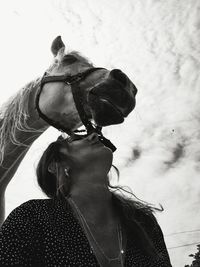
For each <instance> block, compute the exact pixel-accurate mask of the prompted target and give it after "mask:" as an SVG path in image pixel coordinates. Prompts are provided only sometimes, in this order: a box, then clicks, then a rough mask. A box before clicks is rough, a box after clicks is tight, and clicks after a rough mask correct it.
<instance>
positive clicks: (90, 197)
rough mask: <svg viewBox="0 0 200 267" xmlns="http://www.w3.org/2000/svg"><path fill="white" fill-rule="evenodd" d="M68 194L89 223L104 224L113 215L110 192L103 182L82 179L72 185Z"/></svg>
mask: <svg viewBox="0 0 200 267" xmlns="http://www.w3.org/2000/svg"><path fill="white" fill-rule="evenodd" d="M69 195H70V198H71V199H72V200H73V201H74V202H75V203H76V205H77V206H78V208H79V209H80V211H81V212H82V214H83V216H85V217H86V218H87V221H90V222H91V223H94V224H95V223H96V222H98V224H104V223H106V222H107V221H109V220H110V218H111V217H113V216H114V209H113V202H112V193H111V192H110V191H109V189H108V187H107V186H106V185H105V184H103V185H102V184H95V183H93V184H92V183H90V182H87V181H83V182H82V184H79V186H77V184H76V186H72V188H71V190H70V193H69Z"/></svg>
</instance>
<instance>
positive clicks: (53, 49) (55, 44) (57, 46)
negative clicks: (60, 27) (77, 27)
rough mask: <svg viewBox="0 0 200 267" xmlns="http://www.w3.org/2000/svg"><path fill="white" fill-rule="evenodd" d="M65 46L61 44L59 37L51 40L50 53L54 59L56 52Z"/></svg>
mask: <svg viewBox="0 0 200 267" xmlns="http://www.w3.org/2000/svg"><path fill="white" fill-rule="evenodd" d="M64 47H65V44H64V43H63V41H62V39H61V36H57V37H56V39H54V40H53V42H52V45H51V52H52V53H53V55H54V56H55V57H56V56H57V54H58V51H59V50H60V49H61V48H64Z"/></svg>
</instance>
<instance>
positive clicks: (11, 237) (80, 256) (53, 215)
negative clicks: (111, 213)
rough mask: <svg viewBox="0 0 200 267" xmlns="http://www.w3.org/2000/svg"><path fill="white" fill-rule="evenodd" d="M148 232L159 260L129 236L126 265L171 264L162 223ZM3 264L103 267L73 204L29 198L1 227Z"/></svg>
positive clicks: (160, 266)
mask: <svg viewBox="0 0 200 267" xmlns="http://www.w3.org/2000/svg"><path fill="white" fill-rule="evenodd" d="M149 231H150V232H151V234H152V237H153V238H152V240H153V243H154V246H155V248H156V250H157V252H158V254H159V256H160V257H159V259H156V260H154V261H152V259H150V258H149V257H148V256H145V255H143V253H142V252H141V250H140V249H139V248H138V247H137V246H135V245H134V242H133V240H132V239H131V238H129V237H127V246H126V251H125V263H124V266H125V267H133V266H135V267H145V266H146V267H169V266H171V264H170V260H169V256H168V253H167V250H166V246H165V243H164V239H163V234H162V232H161V229H160V227H159V225H158V224H157V223H156V224H155V226H154V227H153V228H151V229H149ZM0 266H20V267H23V266H37V267H39V266H42V267H44V266H54V267H59V266H60V267H64V266H69V267H78V266H80V267H90V266H91V267H100V265H99V263H98V261H97V259H96V257H95V255H94V253H93V251H92V250H91V248H90V245H89V242H88V240H87V237H86V235H85V233H84V231H83V230H82V227H81V226H80V224H79V222H78V220H77V218H76V217H75V216H74V213H73V211H72V209H71V206H70V205H69V204H67V205H63V202H62V201H61V200H59V199H34V200H29V201H27V202H25V203H23V204H22V205H20V206H19V207H17V208H16V209H14V210H13V211H12V212H11V213H10V215H9V216H8V217H7V219H6V221H5V222H4V224H3V225H2V227H1V230H0Z"/></svg>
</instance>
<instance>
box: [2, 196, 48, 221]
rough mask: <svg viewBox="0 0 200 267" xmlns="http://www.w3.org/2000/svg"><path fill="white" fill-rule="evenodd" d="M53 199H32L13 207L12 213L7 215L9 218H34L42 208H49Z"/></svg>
mask: <svg viewBox="0 0 200 267" xmlns="http://www.w3.org/2000/svg"><path fill="white" fill-rule="evenodd" d="M52 204H53V200H52V199H31V200H28V201H26V202H24V203H22V204H20V205H19V206H18V207H16V208H15V209H13V210H12V211H11V212H10V214H9V215H8V216H7V219H6V221H7V220H9V219H14V218H21V217H23V218H32V216H34V214H38V213H39V212H40V211H41V210H45V209H48V208H50V207H51V206H52Z"/></svg>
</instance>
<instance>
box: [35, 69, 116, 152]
mask: <svg viewBox="0 0 200 267" xmlns="http://www.w3.org/2000/svg"><path fill="white" fill-rule="evenodd" d="M100 69H104V68H90V69H87V70H86V71H84V72H81V73H78V74H76V75H73V76H71V75H68V74H66V75H58V76H56V75H54V76H47V73H46V72H45V74H44V75H43V78H42V80H41V84H40V89H39V92H38V94H37V95H36V102H35V103H36V109H37V111H38V113H39V116H40V117H41V118H42V119H43V120H45V121H46V122H47V123H48V124H50V125H52V126H53V127H55V128H57V129H58V130H61V131H63V132H66V133H67V134H68V135H71V134H73V132H72V131H71V130H70V129H68V128H65V127H63V126H62V125H60V124H59V123H57V122H55V121H53V120H52V119H50V118H48V117H47V116H46V115H45V114H43V113H42V111H41V110H40V107H39V98H40V94H41V92H42V88H43V86H44V84H45V83H50V82H64V83H65V84H67V85H70V86H71V90H72V95H73V98H74V102H75V106H76V109H77V111H78V114H79V117H80V119H81V121H82V123H83V125H84V126H85V128H86V130H87V135H88V134H90V133H92V132H96V133H98V135H99V140H100V141H101V142H102V143H103V144H104V145H105V146H107V147H109V148H110V149H111V150H112V151H113V152H114V151H115V150H116V147H115V146H114V145H113V144H112V143H111V142H110V140H108V139H107V138H105V137H104V136H103V134H102V132H101V129H102V127H100V126H96V127H95V126H93V125H92V123H91V121H89V120H88V116H87V114H86V113H85V110H84V108H83V96H82V94H81V90H80V87H79V83H80V81H81V80H83V79H85V78H86V77H87V76H88V75H89V74H91V73H92V72H94V71H96V70H100ZM74 132H80V131H79V130H75V131H74Z"/></svg>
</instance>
